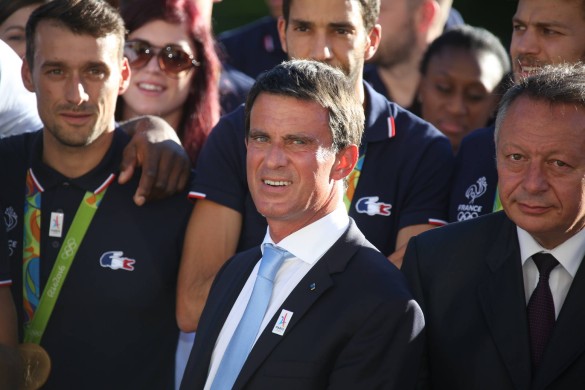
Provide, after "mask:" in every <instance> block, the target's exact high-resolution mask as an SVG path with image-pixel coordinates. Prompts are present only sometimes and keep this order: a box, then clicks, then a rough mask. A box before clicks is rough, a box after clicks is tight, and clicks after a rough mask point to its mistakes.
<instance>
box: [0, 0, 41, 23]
mask: <svg viewBox="0 0 585 390" xmlns="http://www.w3.org/2000/svg"><path fill="white" fill-rule="evenodd" d="M46 2H47V0H0V24H2V23H4V21H6V19H8V18H9V17H10V15H12V14H13V13H15V12H16V11H18V10H19V9H21V8H24V7H28V6H29V5H41V4H44V3H46Z"/></svg>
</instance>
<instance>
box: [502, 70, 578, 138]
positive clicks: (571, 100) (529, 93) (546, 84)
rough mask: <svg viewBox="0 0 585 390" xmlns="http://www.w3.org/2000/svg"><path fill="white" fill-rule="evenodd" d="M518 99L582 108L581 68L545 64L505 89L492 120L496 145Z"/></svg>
mask: <svg viewBox="0 0 585 390" xmlns="http://www.w3.org/2000/svg"><path fill="white" fill-rule="evenodd" d="M521 96H526V97H529V98H531V99H533V100H537V101H542V102H548V103H549V104H550V105H555V104H571V105H574V106H576V107H581V108H585V65H583V63H580V62H579V63H576V64H561V65H548V66H545V67H543V68H542V69H540V70H539V71H538V72H537V73H535V74H533V75H531V76H530V77H526V78H522V79H520V80H519V81H518V82H517V83H516V84H515V85H513V86H512V87H511V88H510V89H508V91H507V92H506V93H505V94H504V96H503V97H502V100H501V101H500V105H499V108H498V116H497V117H496V131H495V139H496V145H497V140H498V134H499V131H500V128H501V127H502V123H503V122H504V119H505V118H506V115H507V113H508V110H509V108H510V106H511V105H512V103H514V102H515V101H516V100H518V98H519V97H521Z"/></svg>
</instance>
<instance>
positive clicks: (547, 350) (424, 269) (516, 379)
mask: <svg viewBox="0 0 585 390" xmlns="http://www.w3.org/2000/svg"><path fill="white" fill-rule="evenodd" d="M583 123H585V68H584V67H583V66H582V65H573V66H571V65H562V66H557V67H547V68H544V69H543V70H542V71H541V72H540V73H538V74H536V75H534V76H532V77H529V78H526V79H523V80H519V81H518V83H517V85H515V86H514V87H512V88H511V89H510V90H509V91H508V92H507V93H506V95H505V96H504V97H503V100H502V103H501V107H500V109H499V112H498V117H497V120H496V133H495V134H496V135H495V143H496V162H497V167H498V176H499V181H498V186H499V189H500V197H501V200H502V205H503V208H504V212H498V213H494V214H490V215H487V216H483V217H480V218H477V219H474V220H470V221H466V222H461V223H455V224H452V225H448V226H446V227H444V228H441V229H437V230H435V231H432V232H429V233H428V234H424V235H421V236H419V237H416V238H414V239H412V240H411V241H410V243H409V246H408V249H407V252H406V256H405V262H404V266H403V271H404V273H405V274H406V275H407V278H408V279H409V281H410V282H411V286H412V288H413V290H414V291H415V297H416V298H417V301H418V302H419V303H420V304H421V307H422V309H423V312H424V313H425V318H426V335H427V349H426V352H427V359H425V362H426V363H427V364H426V369H425V370H423V374H422V375H421V380H422V381H423V382H424V383H425V385H426V386H424V387H429V388H433V389H450V390H453V389H499V390H505V389H535V390H536V389H583V388H585V333H584V332H583V329H585V306H584V305H583V297H584V296H585V270H584V269H582V268H581V262H582V260H583V257H584V256H585V229H583V227H584V226H585V154H584V153H583V151H584V150H585V126H584V125H583Z"/></svg>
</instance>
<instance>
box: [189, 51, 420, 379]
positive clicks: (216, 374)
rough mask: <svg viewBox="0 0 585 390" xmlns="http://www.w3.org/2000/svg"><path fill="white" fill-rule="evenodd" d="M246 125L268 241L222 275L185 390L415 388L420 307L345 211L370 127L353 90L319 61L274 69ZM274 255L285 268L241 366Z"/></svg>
mask: <svg viewBox="0 0 585 390" xmlns="http://www.w3.org/2000/svg"><path fill="white" fill-rule="evenodd" d="M246 124H247V125H246V130H247V132H246V133H247V136H246V143H247V148H248V153H247V163H246V164H247V175H248V182H249V186H250V192H251V194H252V197H253V200H254V203H255V205H256V207H257V208H258V211H259V212H260V213H261V214H263V215H264V216H266V218H267V220H268V231H267V233H266V236H265V239H264V242H263V244H262V246H261V247H256V248H252V249H250V250H248V251H246V252H243V253H241V254H239V255H236V256H235V257H234V258H232V260H231V261H228V262H227V263H226V265H225V266H224V267H223V268H222V269H221V270H220V272H219V273H218V275H217V277H216V279H215V281H214V284H213V286H212V289H211V292H210V295H209V298H208V301H207V304H206V306H205V309H204V311H203V314H202V317H201V321H200V323H199V327H198V329H197V337H196V339H195V345H194V347H193V350H192V352H191V356H190V358H189V362H188V364H187V368H186V370H185V374H184V377H183V382H182V384H181V388H183V389H202V388H204V389H218V388H219V389H229V388H232V386H233V388H234V389H243V388H245V389H281V390H282V389H324V388H327V387H331V388H336V389H356V388H360V387H361V388H370V389H371V388H383V389H409V388H413V387H414V384H415V381H416V372H417V369H418V366H419V363H420V353H421V351H422V344H421V331H422V328H423V326H424V320H423V318H422V315H421V312H420V308H419V307H418V305H417V304H416V302H414V301H413V300H412V297H411V294H410V293H409V291H408V288H407V286H406V281H405V280H404V279H403V277H402V276H401V274H400V272H399V271H398V270H397V268H396V267H395V266H393V265H392V264H390V263H389V262H388V261H387V260H386V258H385V257H384V255H382V254H381V253H380V252H379V251H378V250H376V249H375V248H374V246H372V245H371V244H370V243H369V242H368V241H367V240H366V239H365V237H364V236H363V234H362V233H361V232H360V231H359V229H358V228H357V227H356V226H355V223H354V222H353V221H352V220H351V219H350V218H349V217H348V215H347V212H346V210H345V207H344V205H343V201H342V199H343V192H344V180H345V178H346V177H347V176H348V175H349V174H350V172H352V170H353V168H354V166H355V164H356V162H357V159H358V147H357V145H358V144H359V141H360V137H361V134H362V131H363V125H364V114H363V110H362V109H361V106H360V104H359V102H358V101H357V99H356V97H355V93H353V91H352V86H350V83H349V82H348V79H347V78H346V77H345V76H344V75H343V73H342V72H341V71H339V70H337V69H334V68H332V67H329V66H328V65H325V64H322V63H319V62H315V61H307V60H303V61H301V60H298V61H291V62H287V63H283V64H281V65H278V66H277V67H275V68H274V69H272V70H271V71H269V72H268V73H266V74H264V75H262V76H261V77H260V78H259V80H258V81H257V82H256V84H255V85H254V87H253V88H252V90H251V92H250V95H249V97H248V101H247V105H246ZM274 246H277V248H278V250H279V251H281V253H283V254H286V255H285V256H286V260H284V263H283V264H282V266H281V267H280V268H277V269H278V273H277V274H276V277H275V278H274V282H273V283H274V288H273V290H272V293H271V294H270V293H268V294H267V295H268V297H269V298H270V301H269V303H266V308H265V309H262V311H261V312H260V315H259V316H258V317H259V320H258V321H259V322H258V326H257V327H256V328H255V329H258V330H257V331H256V330H254V331H253V332H251V333H252V334H251V337H250V339H251V341H250V342H249V344H248V346H246V347H244V348H243V351H244V352H243V355H242V356H243V358H242V360H241V361H239V362H234V356H236V355H238V354H240V353H241V351H242V349H239V348H236V347H234V346H235V345H238V346H239V343H241V342H242V341H243V339H244V338H245V337H241V335H242V333H244V332H245V331H246V330H249V329H250V325H249V322H248V320H249V311H250V310H252V309H251V308H252V307H256V303H257V302H256V300H255V299H256V291H257V288H258V289H259V287H257V286H258V285H259V284H260V283H264V282H262V280H263V278H262V277H260V276H258V277H257V275H264V274H263V271H262V268H263V267H264V264H265V261H267V260H266V259H268V257H269V255H267V251H268V252H271V251H274V249H270V248H273V247H274ZM261 251H262V252H261ZM261 258H262V259H261ZM265 278H267V279H270V278H272V277H266V276H265ZM250 296H251V298H250ZM260 324H261V326H260ZM248 352H249V354H248ZM229 365H231V367H232V368H234V367H235V369H231V370H230V369H227V368H226V367H227V366H229ZM228 377H231V378H232V379H231V380H230V381H228V380H227V379H226V378H228Z"/></svg>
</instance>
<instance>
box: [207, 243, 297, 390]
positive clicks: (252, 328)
mask: <svg viewBox="0 0 585 390" xmlns="http://www.w3.org/2000/svg"><path fill="white" fill-rule="evenodd" d="M287 257H292V255H291V254H290V253H289V252H287V251H286V250H284V249H282V248H278V247H276V246H274V245H272V244H264V255H263V256H262V260H261V261H260V268H259V270H258V276H257V277H256V282H255V283H254V289H253V290H252V295H251V296H250V300H249V301H248V305H247V306H246V310H245V311H244V315H243V316H242V319H241V320H240V323H239V324H238V327H237V328H236V331H235V332H234V334H233V336H232V339H231V340H230V342H229V344H228V347H227V349H226V350H225V353H224V355H223V358H222V360H221V363H220V364H219V368H218V370H217V373H216V375H215V379H214V380H213V383H212V385H211V390H229V389H231V388H232V386H233V385H234V383H235V382H236V378H237V377H238V375H239V374H240V370H241V369H242V367H243V366H244V362H245V361H246V359H247V358H248V354H249V353H250V350H251V349H252V346H253V345H254V341H255V340H256V336H257V335H258V331H259V330H260V325H261V324H262V320H263V319H264V314H266V309H267V308H268V303H269V302H270V296H271V295H272V288H273V286H274V278H275V276H276V272H277V271H278V269H279V268H280V266H281V265H282V263H283V262H284V260H285V258H287Z"/></svg>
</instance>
